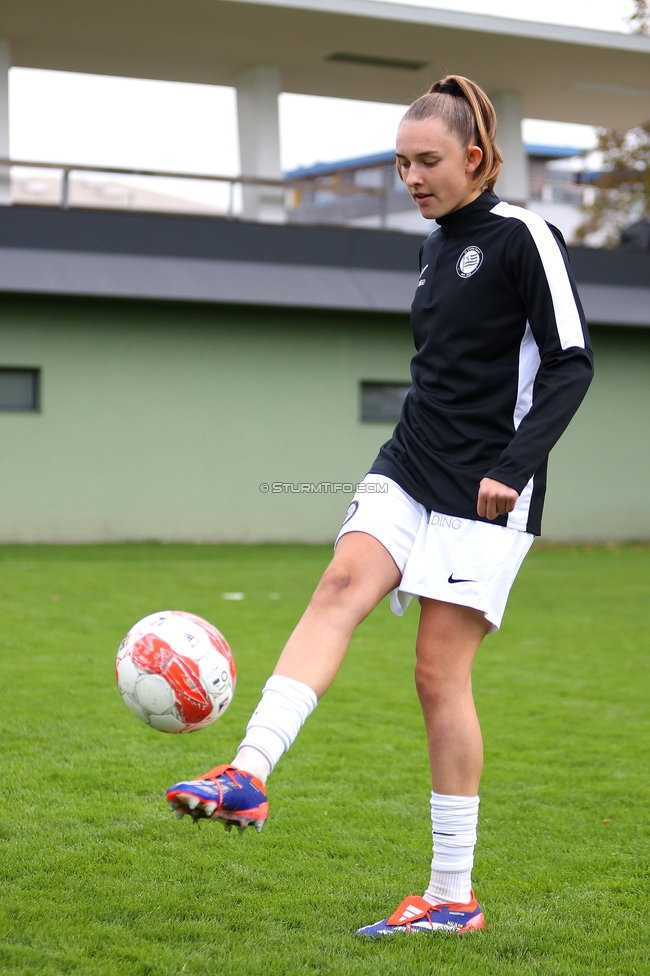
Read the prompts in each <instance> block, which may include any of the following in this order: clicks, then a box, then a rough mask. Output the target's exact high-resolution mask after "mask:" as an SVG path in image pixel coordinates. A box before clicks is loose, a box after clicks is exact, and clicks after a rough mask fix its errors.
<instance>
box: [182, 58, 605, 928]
mask: <svg viewBox="0 0 650 976" xmlns="http://www.w3.org/2000/svg"><path fill="white" fill-rule="evenodd" d="M495 137H496V117H495V113H494V109H493V107H492V104H491V103H490V101H489V99H488V98H487V96H486V94H485V93H484V92H483V91H482V90H481V88H479V86H478V85H476V84H475V83H474V82H472V81H469V80H468V79H467V78H463V77H460V76H457V75H448V76H447V77H446V78H444V79H443V80H442V81H439V82H436V83H435V84H434V85H433V86H432V87H431V89H430V90H429V92H428V93H427V94H425V95H422V96H421V97H420V98H418V99H417V100H416V101H415V102H413V104H412V105H411V106H410V108H409V109H408V111H407V112H406V114H405V115H404V117H403V119H402V121H401V123H400V126H399V130H398V133H397V168H398V172H399V174H400V176H401V178H402V179H403V180H404V182H405V184H406V186H407V187H408V189H409V191H410V193H411V195H412V196H413V199H414V200H415V202H416V204H417V206H418V207H419V209H420V213H422V215H423V216H424V217H427V218H429V219H432V220H435V221H436V223H437V225H438V226H437V227H436V228H435V229H434V231H433V233H431V234H430V236H429V237H428V238H427V239H426V241H425V243H424V245H423V246H422V249H421V252H420V268H421V270H420V277H419V280H418V282H417V287H416V289H415V297H414V300H413V306H412V325H413V333H414V338H415V348H416V354H415V356H414V357H413V360H412V364H411V375H412V380H413V386H412V389H411V390H410V392H409V394H408V396H407V397H406V400H405V402H404V407H403V410H402V415H401V419H400V421H399V423H398V425H397V427H396V428H395V431H394V433H393V436H392V438H391V439H390V440H389V441H388V442H387V443H386V444H384V445H383V447H382V448H381V450H380V452H379V456H378V457H377V459H376V460H375V462H374V464H373V465H372V467H371V469H370V473H369V474H368V475H367V476H366V478H365V480H364V483H362V488H365V489H366V490H360V491H358V492H357V494H356V495H355V497H354V499H353V501H352V504H351V505H350V507H349V509H348V512H347V516H346V518H345V521H344V523H343V527H342V528H341V531H340V533H339V536H338V539H337V541H336V548H335V553H334V558H333V559H332V562H331V563H330V565H329V567H328V568H327V569H326V571H325V573H324V574H323V577H322V579H321V581H320V583H319V585H318V587H317V589H316V591H315V593H314V595H313V597H312V600H311V602H310V604H309V606H308V607H307V609H306V611H305V613H304V615H303V617H302V619H301V620H300V622H299V623H298V626H297V627H296V629H295V630H294V632H293V633H292V635H291V637H290V638H289V641H288V642H287V645H286V647H285V648H284V650H283V652H282V654H281V656H280V659H279V661H278V664H277V667H276V669H275V672H274V674H273V676H272V677H271V678H269V680H268V682H267V684H266V686H265V688H264V691H263V695H262V699H261V701H260V703H259V705H258V706H257V708H256V710H255V712H254V713H253V716H252V718H251V720H250V722H249V724H248V727H247V729H246V736H245V738H244V740H243V742H242V743H241V745H240V747H239V750H238V752H237V755H236V756H235V758H234V760H233V762H232V764H231V765H223V766H217V767H216V768H215V769H213V770H211V771H210V772H209V773H206V774H205V775H204V776H202V777H200V778H199V779H196V780H191V781H188V782H182V783H178V784H176V785H175V786H173V787H171V789H170V790H169V791H168V793H167V797H168V800H169V802H170V805H171V807H172V808H173V809H175V810H176V812H177V815H180V816H183V814H184V813H189V814H191V816H193V817H194V818H195V819H196V818H198V817H211V818H212V819H216V820H221V821H223V822H224V823H225V825H226V828H227V829H230V828H231V827H232V824H233V823H235V824H236V825H237V826H238V827H239V829H240V830H243V829H244V828H245V827H246V826H248V824H254V825H255V826H256V828H257V829H258V830H261V828H262V826H263V824H264V821H265V820H266V817H267V812H268V805H267V800H266V787H265V783H266V779H267V777H268V776H269V774H270V772H271V770H272V769H273V767H274V766H275V764H276V763H277V761H278V760H279V759H280V757H281V756H282V754H283V753H284V752H286V750H287V749H288V748H289V746H290V745H291V743H292V742H293V741H294V739H295V738H296V736H297V734H298V732H299V730H300V728H301V726H302V724H303V722H304V721H305V719H306V718H307V717H308V715H309V714H310V713H311V712H312V711H313V709H314V708H315V707H316V704H317V701H318V699H319V698H320V697H321V695H323V694H324V693H325V692H326V691H327V689H328V688H329V686H330V684H331V683H332V681H333V680H334V677H335V676H336V673H337V671H338V669H339V667H340V666H341V662H342V661H343V658H344V656H345V653H346V650H347V647H348V644H349V642H350V638H351V636H352V634H353V632H354V629H355V627H356V626H357V625H358V624H359V623H360V622H361V621H362V620H363V619H364V618H365V617H366V616H367V615H368V614H369V613H370V611H371V610H372V609H373V608H374V607H375V606H376V605H377V604H378V603H379V601H380V600H381V599H383V597H385V596H386V595H387V594H388V593H390V598H391V607H392V609H393V611H394V612H395V613H396V614H398V615H399V616H401V615H402V614H403V613H404V610H405V608H406V606H407V604H408V602H409V601H410V600H411V598H412V597H413V596H416V597H418V599H419V602H420V607H421V609H420V623H419V629H418V636H417V644H416V654H417V663H416V668H415V680H416V686H417V691H418V696H419V699H420V703H421V706H422V712H423V715H424V722H425V726H426V733H427V741H428V747H429V761H430V765H431V780H432V786H433V792H432V794H431V816H432V823H433V839H434V845H433V862H432V866H431V879H430V883H429V887H428V888H427V890H426V891H425V893H424V895H423V897H420V896H417V895H411V896H409V897H408V898H406V899H405V900H404V901H403V902H402V904H401V905H400V906H399V907H398V908H397V909H396V911H395V912H394V913H393V914H392V915H391V916H390V917H388V918H385V919H383V920H382V921H380V922H377V923H376V924H374V925H369V926H367V927H365V928H362V929H359V931H358V934H360V935H370V936H383V935H388V934H392V933H394V932H404V931H406V932H416V931H426V932H433V931H435V930H438V929H444V930H446V931H457V932H463V931H468V930H470V929H478V928H482V927H483V925H484V919H483V913H482V911H481V908H480V906H479V904H478V902H477V901H476V898H475V897H474V894H473V891H472V886H471V870H472V865H473V860H474V846H475V843H476V826H477V820H478V807H479V797H478V787H479V779H480V775H481V766H482V760H483V753H482V743H481V732H480V729H479V724H478V719H477V716H476V711H475V708H474V702H473V699H472V688H471V677H470V676H471V668H472V661H473V659H474V655H475V654H476V651H477V649H478V646H479V644H480V643H481V641H482V640H483V637H484V636H485V635H486V634H487V633H491V632H494V631H496V630H498V629H499V626H500V624H501V618H502V616H503V612H504V609H505V605H506V601H507V598H508V593H509V590H510V587H511V586H512V583H513V581H514V578H515V576H516V574H517V571H518V570H519V567H520V565H521V563H522V561H523V559H524V557H525V555H526V553H527V552H528V550H529V548H530V546H531V543H532V542H533V538H534V536H535V535H538V534H539V533H540V523H541V515H542V504H543V499H544V491H545V487H546V463H547V458H548V454H549V451H550V450H551V448H552V447H553V445H554V444H555V443H556V441H557V440H558V438H559V437H560V435H561V434H562V432H563V431H564V429H565V428H566V426H567V424H568V423H569V421H570V420H571V417H572V416H573V414H574V413H575V411H576V410H577V408H578V406H579V404H580V402H581V400H582V398H583V397H584V395H585V392H586V390H587V387H588V386H589V383H590V381H591V376H592V371H593V368H592V356H591V349H590V345H589V338H588V335H587V330H586V327H585V322H584V315H583V313H582V309H581V307H580V302H579V300H578V297H577V294H576V291H575V287H574V285H573V282H572V279H571V273H570V271H569V268H568V262H567V254H566V250H565V245H564V241H563V239H562V236H561V234H560V233H559V232H558V231H557V230H556V229H555V228H553V227H550V226H549V225H547V224H546V223H545V222H544V220H542V219H541V218H540V217H538V216H536V215H535V214H533V213H531V212H530V211H528V210H524V209H522V208H520V207H516V206H511V205H510V204H508V203H504V202H502V201H500V200H499V199H498V197H496V196H495V194H494V192H493V188H494V184H495V182H496V179H497V176H498V175H499V169H500V166H501V162H502V159H501V155H500V153H499V149H498V148H497V145H496V142H495ZM368 489H370V490H368ZM373 489H374V490H373Z"/></svg>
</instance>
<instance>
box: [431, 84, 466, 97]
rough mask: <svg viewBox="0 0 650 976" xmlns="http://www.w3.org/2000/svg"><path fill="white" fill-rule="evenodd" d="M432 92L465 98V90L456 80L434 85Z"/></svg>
mask: <svg viewBox="0 0 650 976" xmlns="http://www.w3.org/2000/svg"><path fill="white" fill-rule="evenodd" d="M434 92H435V94H436V95H455V96H456V97H460V98H465V92H464V91H463V89H462V88H461V87H460V85H459V84H458V82H457V81H451V82H445V83H444V84H438V85H437V86H435V85H434Z"/></svg>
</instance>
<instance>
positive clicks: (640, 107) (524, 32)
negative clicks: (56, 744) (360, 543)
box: [0, 0, 650, 542]
mask: <svg viewBox="0 0 650 976" xmlns="http://www.w3.org/2000/svg"><path fill="white" fill-rule="evenodd" d="M120 11H121V13H120ZM152 11H153V8H151V7H149V5H139V6H136V7H132V5H130V6H129V8H128V11H127V8H126V6H124V8H122V7H121V6H120V5H119V4H117V5H116V4H115V3H112V4H108V3H103V2H102V3H98V4H96V5H93V8H92V12H90V11H88V12H87V13H85V12H84V11H83V10H82V9H80V8H79V7H78V6H77V5H74V4H72V3H71V2H70V3H68V2H65V0H64V2H62V3H60V4H57V5H55V6H52V5H51V4H45V3H43V2H38V0H32V2H30V3H26V4H24V5H13V4H5V5H4V6H2V5H0V31H2V33H3V34H4V36H5V38H6V41H5V42H3V43H2V44H0V54H1V55H2V58H3V59H4V60H3V62H2V66H1V67H2V70H3V71H4V73H5V76H6V72H7V70H8V67H9V65H10V64H11V63H16V64H21V65H24V66H33V67H49V68H60V69H65V70H75V71H97V72H105V73H114V74H124V75H126V74H132V75H139V76H142V77H160V78H170V79H178V80H193V81H203V82H207V83H214V84H233V85H235V87H236V89H237V97H238V111H239V131H240V147H241V159H242V169H243V172H244V175H245V176H246V177H248V179H243V180H234V181H233V182H232V184H231V185H232V191H231V193H230V204H229V208H228V213H227V214H226V215H221V216H214V215H207V214H203V215H199V214H197V215H194V216H189V215H178V214H177V215H173V214H169V213H161V212H158V213H156V212H154V213H148V214H147V213H143V212H134V211H137V210H140V211H142V210H146V209H150V210H153V211H156V210H158V209H162V207H163V204H164V201H161V200H160V199H153V198H152V197H151V196H150V197H145V196H144V195H141V196H140V198H137V197H132V198H131V199H130V200H129V199H122V198H120V193H122V194H124V193H125V192H126V191H124V186H125V185H126V183H124V182H122V183H120V180H121V179H122V178H123V177H125V176H133V174H132V173H131V174H128V173H122V174H120V173H109V172H108V171H106V170H105V171H104V176H101V174H98V173H94V174H93V173H91V172H90V170H87V171H86V172H85V173H84V172H83V168H82V167H74V166H69V167H64V168H63V169H61V168H60V170H59V171H58V172H57V171H54V172H52V171H50V173H49V175H48V174H47V173H45V174H43V173H38V172H37V173H35V174H32V175H30V176H28V177H25V176H21V175H20V172H19V171H18V172H17V171H14V177H13V180H14V189H13V193H14V197H13V199H14V201H17V200H20V201H21V202H22V203H23V204H24V203H26V202H27V197H29V199H32V198H35V197H38V196H39V194H38V193H36V192H33V193H32V194H31V197H30V194H29V190H28V188H27V186H26V185H23V184H21V183H20V180H26V179H32V180H34V181H36V182H38V180H40V181H41V191H42V192H41V196H40V201H39V203H37V204H36V205H33V204H30V205H29V206H25V205H21V204H20V203H16V202H14V204H12V205H7V206H3V207H0V457H1V458H2V472H3V476H2V480H1V482H0V501H1V505H0V541H3V542H9V541H19V542H22V541H44V542H64V541H101V540H117V539H133V540H138V539H161V540H169V541H171V540H195V541H221V540H230V541H258V540H269V541H271V540H273V541H325V540H331V539H333V537H334V535H335V533H336V530H337V528H338V526H339V524H340V521H341V518H342V513H343V511H344V509H345V507H346V504H347V498H348V497H349V494H350V487H348V488H347V489H345V488H343V487H341V488H340V489H335V488H334V487H332V486H336V485H340V486H345V485H348V486H351V485H353V484H354V483H355V482H357V481H358V480H359V479H360V478H361V477H362V476H363V474H364V473H365V471H366V470H367V467H368V465H369V464H370V462H371V461H372V460H373V459H374V457H375V454H376V452H377V450H378V447H379V445H380V444H381V443H382V442H383V441H384V440H385V439H387V438H388V437H389V436H390V433H391V430H392V426H393V423H394V417H395V410H396V409H397V408H398V406H399V402H400V398H401V396H403V393H404V391H405V389H406V388H407V387H408V382H409V372H408V367H409V360H410V357H411V353H412V341H411V335H410V328H409V321H408V309H409V306H410V302H411V298H412V294H413V289H414V285H415V281H416V276H417V253H418V249H419V246H420V242H421V240H422V236H423V231H424V232H426V230H427V228H426V227H424V228H423V227H422V221H421V219H420V217H419V215H418V214H417V213H416V212H414V211H413V210H411V211H409V210H408V209H407V205H408V200H406V198H405V196H404V191H403V189H402V188H400V187H399V186H398V185H397V184H395V183H394V182H393V183H391V184H389V183H388V182H386V180H387V174H388V173H389V168H388V167H387V164H386V160H383V161H381V160H380V161H379V165H377V161H376V160H375V161H374V162H373V161H367V160H366V163H370V165H365V164H362V165H359V162H358V161H357V163H356V164H355V165H354V166H352V167H350V166H347V167H346V166H345V165H342V166H339V167H338V170H337V171H336V172H333V171H330V172H327V173H326V172H323V171H322V170H321V171H320V172H311V173H302V174H295V173H294V174H292V179H291V180H290V181H289V182H286V181H284V180H283V178H282V172H281V169H280V165H279V142H278V118H277V97H278V93H279V92H280V91H281V90H290V91H299V92H300V91H302V92H308V93H309V92H310V93H315V94H330V95H332V94H333V95H341V94H346V95H348V96H352V97H357V98H369V99H371V98H374V99H378V100H385V101H388V100H393V101H400V100H402V101H405V102H406V101H408V100H409V99H410V98H411V97H412V96H413V95H416V94H418V93H419V92H420V91H421V90H422V89H423V87H425V86H424V81H425V80H426V79H427V78H428V77H429V75H433V76H434V77H437V76H438V75H439V74H442V73H443V72H444V70H445V67H446V66H447V65H448V64H450V63H453V64H454V66H455V68H456V70H458V71H459V72H465V73H473V74H474V75H475V76H476V77H477V79H478V80H479V81H481V82H482V83H483V84H485V85H486V87H487V88H488V90H489V91H490V92H491V93H492V94H493V95H494V100H495V104H496V106H497V110H498V113H499V126H500V136H499V138H500V141H501V142H502V144H504V149H505V152H506V158H507V166H506V168H505V169H504V174H503V177H502V179H500V181H499V186H498V187H497V189H498V191H499V192H500V194H501V195H502V196H503V197H504V198H506V199H509V200H511V201H512V202H519V203H528V205H530V206H531V207H532V208H534V209H538V208H540V207H543V206H544V205H547V206H552V205H560V204H563V203H565V204H567V205H569V206H573V197H571V199H570V200H569V201H566V200H565V201H563V200H558V199H556V198H555V196H554V194H555V193H556V189H554V188H553V185H552V184H553V181H552V180H550V179H547V176H548V172H549V170H548V167H547V164H548V163H549V162H550V160H549V159H544V158H543V156H542V155H540V154H539V153H538V154H537V156H534V154H530V153H529V156H530V158H531V161H532V162H533V164H534V166H533V167H531V170H530V174H529V171H528V169H527V160H526V153H525V149H524V145H523V141H522V138H521V119H522V117H523V116H524V114H526V115H528V116H534V117H541V118H544V117H546V118H556V119H560V120H562V119H564V120H567V121H576V122H589V123H591V124H619V125H622V126H628V125H632V124H635V123H637V122H639V121H642V120H643V119H644V118H645V117H647V116H650V90H648V89H647V76H648V75H647V71H648V67H649V66H650V38H644V37H628V36H625V35H614V34H607V33H605V32H598V31H588V30H582V29H578V28H560V27H551V26H549V25H534V24H532V25H531V24H524V23H520V22H517V21H505V20H502V19H499V18H490V17H478V16H475V15H467V14H452V13H450V12H448V11H433V10H429V9H426V8H416V7H407V6H399V7H397V6H393V5H391V4H372V3H369V2H367V0H345V3H342V2H340V0H292V2H291V3H281V2H279V0H267V2H265V3H251V2H248V0H214V2H213V3H211V4H210V5H209V6H206V5H204V4H201V3H198V2H196V3H195V2H193V0H190V2H186V3H184V5H183V8H182V17H179V7H178V4H177V2H176V0H163V2H161V3H160V4H158V5H156V8H155V16H154V13H153V12H152ZM127 13H128V17H127ZM36 15H38V16H36ZM120 17H122V18H127V19H128V23H129V31H128V32H125V31H124V30H121V29H115V24H116V23H117V24H121V23H122V21H121V20H120ZM12 52H13V54H12ZM0 76H1V72H0ZM507 86H510V87H507ZM0 88H1V85H0ZM0 96H1V92H0ZM5 96H6V91H5ZM2 104H4V105H5V106H6V97H5V101H4V103H3V102H2V97H0V109H1V108H2ZM5 114H6V113H5ZM3 125H4V129H3ZM3 132H4V137H5V144H6V143H7V139H6V136H7V133H8V128H7V125H6V120H5V122H3V115H2V111H1V110H0V142H1V141H2V138H3ZM0 152H2V153H4V158H5V159H7V155H8V145H5V149H4V150H2V147H1V146H0ZM22 162H25V163H28V162H30V161H29V160H26V161H22ZM62 162H65V161H62ZM537 163H539V166H542V167H547V168H545V169H543V170H541V169H539V167H538V168H537V170H535V168H534V167H535V166H536V165H537ZM551 165H554V164H553V163H552V162H551ZM96 169H97V168H96ZM91 170H92V168H91ZM330 170H331V167H330ZM351 173H354V177H353V178H354V180H359V181H360V182H359V183H353V184H352V185H351V186H350V184H347V185H346V179H347V178H348V176H346V174H348V175H349V174H351ZM364 174H365V175H364ZM540 174H541V177H543V178H541V177H540ZM2 180H4V184H3V186H4V190H3V193H4V197H3V200H4V203H5V204H10V203H11V200H12V186H11V181H12V175H11V172H10V168H9V165H8V164H7V163H5V166H4V169H0V182H1V181H2ZM102 180H103V183H102ZM328 180H329V181H330V183H331V184H332V185H324V184H325V183H326V182H327V181H328ZM535 180H537V183H536V182H535ZM84 181H85V182H84ZM336 181H338V182H336ZM364 181H365V183H364ZM556 182H557V181H556ZM567 182H569V183H571V186H572V188H571V189H570V190H569V189H567V190H566V193H567V194H573V195H574V196H575V195H576V194H577V193H583V192H584V190H583V189H582V188H580V187H578V189H577V190H575V189H574V185H575V184H574V183H573V181H567ZM538 184H539V185H538ZM101 185H103V186H104V187H107V188H110V187H113V188H114V192H113V191H111V193H112V195H111V193H105V194H104V196H103V197H102V194H101V192H100V191H97V189H96V188H97V187H98V186H101ZM84 186H85V189H84ZM549 186H551V190H550V194H549V190H548V187H549ZM43 187H44V188H45V189H43ZM93 187H94V188H95V189H93ZM0 189H2V187H0ZM33 189H34V187H33V186H32V190H33ZM151 192H154V191H151ZM557 192H559V191H557ZM19 193H22V194H23V195H22V196H20V195H19ZM48 193H49V194H50V197H49V198H48V199H50V202H51V204H52V205H50V206H44V205H43V203H44V202H46V201H45V197H46V195H47V194H48ZM84 193H86V196H85V197H84V196H83V194H84ZM93 193H95V196H93ZM400 194H401V196H400ZM537 194H538V195H539V199H536V195H537ZM549 195H550V198H549ZM118 203H119V206H118ZM60 204H63V206H61V205H60ZM107 204H108V205H107ZM129 207H130V208H131V210H130V211H129V210H128V208H129ZM355 207H356V208H357V211H355ZM124 208H127V209H124ZM310 208H311V211H310ZM319 208H320V212H317V211H318V210H319ZM327 208H329V209H330V212H329V213H328V214H325V220H324V222H323V215H324V210H327ZM336 208H338V210H337V209H336ZM364 208H365V210H364ZM167 209H169V210H171V209H176V205H175V204H173V203H170V204H169V206H168V207H167ZM399 214H402V215H406V216H405V217H404V218H403V221H402V223H400V222H398V221H397V218H396V216H395V215H399ZM410 215H412V216H410ZM544 215H545V216H547V214H544ZM401 219H402V218H401ZM555 219H556V220H557V217H556V218H555ZM411 220H412V221H413V223H412V226H411V224H410V221H411ZM328 223H334V224H338V225H339V226H326V224H328ZM373 224H374V225H375V226H374V228H373V226H372V225H373ZM368 225H370V226H368ZM398 228H401V229H398ZM571 260H572V263H573V266H574V270H575V273H576V277H577V280H578V283H579V288H580V292H581V296H582V298H583V302H584V304H585V308H586V311H587V317H588V320H589V323H590V326H591V327H592V332H593V336H594V346H595V352H596V377H595V380H594V383H593V385H592V388H591V390H590V392H589V394H588V397H587V399H586V401H585V404H584V406H583V408H582V410H581V411H580V413H579V414H578V416H577V418H576V420H575V421H574V422H573V424H572V425H571V427H570V429H569V431H568V433H567V434H566V435H565V437H564V438H563V440H562V441H561V443H560V444H559V446H558V447H557V448H556V449H555V451H554V452H553V454H552V457H551V478H550V485H551V487H550V490H549V498H548V505H547V515H546V521H545V532H546V537H547V538H548V539H552V540H570V539H593V540H608V539H641V538H642V539H648V538H650V515H649V514H648V506H647V503H646V489H645V486H646V484H647V483H648V479H649V477H650V454H649V450H648V444H649V443H650V403H649V399H650V394H649V392H648V391H649V389H650V387H649V385H648V374H649V370H650V255H648V254H644V253H641V252H639V253H635V252H630V253H627V252H620V251H619V252H617V251H598V250H588V249H584V248H574V249H572V251H571ZM274 484H278V485H284V486H286V488H284V489H282V490H279V491H274V490H273V485H274ZM261 486H269V490H268V491H266V490H264V488H263V487H261ZM311 486H318V490H312V487H311Z"/></svg>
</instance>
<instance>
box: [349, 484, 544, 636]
mask: <svg viewBox="0 0 650 976" xmlns="http://www.w3.org/2000/svg"><path fill="white" fill-rule="evenodd" d="M348 532H366V533H368V535H371V536H374V538H375V539H377V541H378V542H381V544H382V545H383V546H384V548H385V549H387V550H388V552H389V553H390V554H391V556H392V557H393V559H394V560H395V562H396V564H397V567H398V569H399V571H400V572H401V574H402V581H401V583H400V585H399V587H398V588H397V589H395V590H393V591H392V593H391V595H390V606H391V610H392V611H393V613H395V614H397V616H398V617H401V616H402V615H403V614H404V611H405V610H406V608H407V606H408V605H409V603H410V602H411V599H412V598H413V597H414V596H416V597H428V598H429V599H430V600H441V601H442V602H443V603H456V604H459V605H460V606H463V607H472V608H473V609H474V610H480V611H481V612H482V613H484V614H485V617H486V619H487V620H488V622H489V623H490V629H489V631H488V633H490V634H492V633H494V632H495V631H497V630H498V629H499V627H500V626H501V619H502V617H503V613H504V611H505V608H506V603H507V602H508V595H509V593H510V588H511V586H512V584H513V583H514V580H515V576H516V575H517V573H518V571H519V567H520V566H521V564H522V562H523V561H524V557H525V555H526V553H527V552H528V550H529V549H530V547H531V545H532V544H533V540H534V538H535V537H534V536H533V535H531V533H530V532H521V531H520V530H518V529H510V528H507V527H506V526H503V525H490V524H489V523H488V522H478V521H474V519H464V518H456V517H455V516H453V515H441V514H440V513H439V512H429V511H427V509H426V508H425V507H424V505H421V504H420V503H419V502H416V501H415V499H414V498H411V496H410V495H408V494H407V493H406V492H405V491H404V490H403V489H402V488H400V486H399V485H398V484H396V482H394V481H393V480H392V479H391V478H387V477H386V476H385V475H382V474H369V475H366V477H365V478H364V479H363V481H362V482H361V485H360V486H359V490H358V491H357V493H356V494H355V496H354V498H353V500H352V502H351V503H350V507H349V508H348V511H347V515H346V517H345V521H344V522H343V525H342V527H341V531H340V532H339V534H338V536H337V539H336V542H337V543H338V541H339V539H340V538H341V536H343V535H346V533H348ZM335 545H336V543H335Z"/></svg>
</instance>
